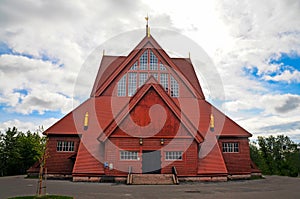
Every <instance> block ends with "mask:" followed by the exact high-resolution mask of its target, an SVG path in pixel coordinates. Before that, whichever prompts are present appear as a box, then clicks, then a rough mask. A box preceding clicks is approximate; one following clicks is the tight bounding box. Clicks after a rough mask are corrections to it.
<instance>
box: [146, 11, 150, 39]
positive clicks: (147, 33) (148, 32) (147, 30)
mask: <svg viewBox="0 0 300 199" xmlns="http://www.w3.org/2000/svg"><path fill="white" fill-rule="evenodd" d="M145 19H146V21H147V24H146V35H147V37H150V27H149V26H148V21H149V16H148V14H147V17H145Z"/></svg>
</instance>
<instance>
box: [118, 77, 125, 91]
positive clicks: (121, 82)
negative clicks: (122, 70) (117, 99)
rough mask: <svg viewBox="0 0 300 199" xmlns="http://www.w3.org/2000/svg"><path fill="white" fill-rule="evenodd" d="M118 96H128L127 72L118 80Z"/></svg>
mask: <svg viewBox="0 0 300 199" xmlns="http://www.w3.org/2000/svg"><path fill="white" fill-rule="evenodd" d="M118 96H126V74H125V75H124V76H123V77H122V78H121V79H120V80H119V82H118Z"/></svg>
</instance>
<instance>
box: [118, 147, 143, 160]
mask: <svg viewBox="0 0 300 199" xmlns="http://www.w3.org/2000/svg"><path fill="white" fill-rule="evenodd" d="M122 153H125V154H123V155H122ZM119 155H120V160H121V161H137V160H139V152H138V151H125V150H120V151H119ZM122 157H127V158H128V159H126V158H122ZM133 157H134V158H133Z"/></svg>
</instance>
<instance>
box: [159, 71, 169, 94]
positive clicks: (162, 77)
mask: <svg viewBox="0 0 300 199" xmlns="http://www.w3.org/2000/svg"><path fill="white" fill-rule="evenodd" d="M160 84H161V85H162V86H163V88H164V89H165V91H167V92H168V84H169V83H168V74H167V73H161V74H160Z"/></svg>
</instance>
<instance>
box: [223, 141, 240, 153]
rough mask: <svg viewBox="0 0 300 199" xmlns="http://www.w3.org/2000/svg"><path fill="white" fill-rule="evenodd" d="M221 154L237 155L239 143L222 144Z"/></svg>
mask: <svg viewBox="0 0 300 199" xmlns="http://www.w3.org/2000/svg"><path fill="white" fill-rule="evenodd" d="M222 148H223V153H238V152H239V143H238V142H223V143H222Z"/></svg>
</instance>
